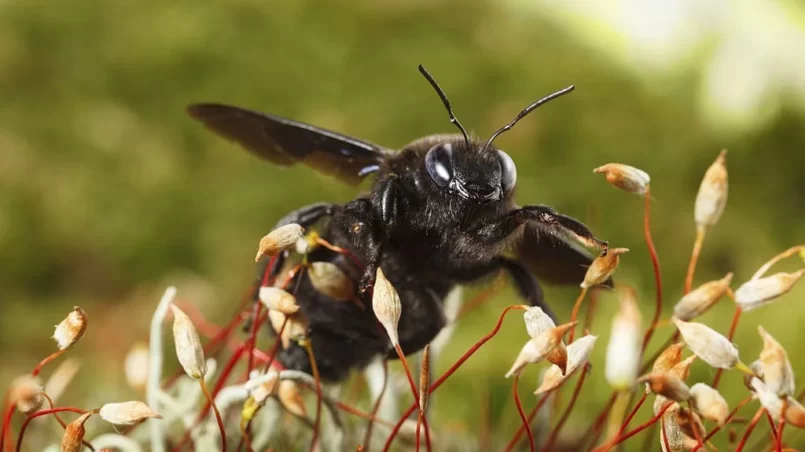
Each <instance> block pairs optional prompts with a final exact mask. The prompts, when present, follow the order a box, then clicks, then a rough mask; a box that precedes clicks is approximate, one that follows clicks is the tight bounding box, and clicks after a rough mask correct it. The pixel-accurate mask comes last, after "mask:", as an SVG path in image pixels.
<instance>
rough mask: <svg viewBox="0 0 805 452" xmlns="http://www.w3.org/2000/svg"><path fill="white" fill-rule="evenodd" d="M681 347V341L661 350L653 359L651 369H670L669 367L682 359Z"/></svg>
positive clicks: (655, 370) (653, 370) (666, 370)
mask: <svg viewBox="0 0 805 452" xmlns="http://www.w3.org/2000/svg"><path fill="white" fill-rule="evenodd" d="M683 348H685V344H684V343H682V342H677V343H676V344H671V345H669V346H668V348H666V349H665V350H663V351H662V353H660V356H658V357H657V359H656V360H654V365H653V366H652V367H651V371H652V372H668V371H669V370H671V368H673V367H674V366H675V365H677V364H678V363H679V361H680V360H681V359H682V349H683Z"/></svg>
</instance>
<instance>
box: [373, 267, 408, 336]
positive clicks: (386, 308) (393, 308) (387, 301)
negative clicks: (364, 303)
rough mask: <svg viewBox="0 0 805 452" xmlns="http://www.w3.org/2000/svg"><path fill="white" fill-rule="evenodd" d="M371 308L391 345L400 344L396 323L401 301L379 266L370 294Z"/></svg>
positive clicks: (398, 318) (400, 310) (400, 309)
mask: <svg viewBox="0 0 805 452" xmlns="http://www.w3.org/2000/svg"><path fill="white" fill-rule="evenodd" d="M372 310H373V311H374V312H375V317H377V320H378V321H379V322H380V324H381V325H383V328H385V329H386V334H388V336H389V339H390V340H391V345H393V346H395V347H396V346H398V345H400V339H399V336H398V334H397V324H399V322H400V315H401V314H402V303H400V296H399V295H398V294H397V290H396V289H395V288H394V286H393V285H391V282H390V281H389V280H388V279H386V275H385V274H383V269H382V268H379V267H378V269H377V276H376V277H375V287H374V293H373V294H372Z"/></svg>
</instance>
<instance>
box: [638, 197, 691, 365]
mask: <svg viewBox="0 0 805 452" xmlns="http://www.w3.org/2000/svg"><path fill="white" fill-rule="evenodd" d="M643 198H644V199H645V209H644V210H643V236H644V237H645V241H646V246H648V252H649V255H650V256H651V265H652V267H653V268H654V286H655V290H656V291H657V303H656V305H655V307H654V318H653V319H652V320H651V326H649V328H648V330H646V335H645V336H644V337H643V350H645V349H646V346H648V343H649V341H650V340H651V336H652V335H653V334H654V330H655V329H656V328H657V322H659V321H660V314H662V272H661V271H660V258H659V257H658V256H657V248H656V247H655V246H654V240H653V239H652V238H651V220H650V218H651V195H650V194H649V188H646V193H645V194H644V195H643ZM691 277H692V276H691ZM688 291H689V290H687V291H686V293H687V292H688Z"/></svg>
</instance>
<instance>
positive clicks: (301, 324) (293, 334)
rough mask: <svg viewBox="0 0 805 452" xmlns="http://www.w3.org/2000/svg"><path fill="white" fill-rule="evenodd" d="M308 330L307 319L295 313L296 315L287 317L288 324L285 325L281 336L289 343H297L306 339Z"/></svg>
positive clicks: (300, 313)
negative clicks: (289, 341)
mask: <svg viewBox="0 0 805 452" xmlns="http://www.w3.org/2000/svg"><path fill="white" fill-rule="evenodd" d="M309 328H310V324H309V323H308V321H307V317H305V315H304V314H302V312H301V311H300V312H297V313H296V314H293V315H289V316H288V323H287V324H286V325H285V331H287V334H285V331H284V332H283V334H284V335H285V336H286V337H287V338H288V339H289V340H291V341H294V342H299V341H301V340H302V339H304V338H306V337H307V332H308V329H309Z"/></svg>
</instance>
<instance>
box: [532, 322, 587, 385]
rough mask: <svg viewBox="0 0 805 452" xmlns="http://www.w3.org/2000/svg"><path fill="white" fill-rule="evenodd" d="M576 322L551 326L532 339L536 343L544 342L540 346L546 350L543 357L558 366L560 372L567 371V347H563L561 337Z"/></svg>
mask: <svg viewBox="0 0 805 452" xmlns="http://www.w3.org/2000/svg"><path fill="white" fill-rule="evenodd" d="M577 324H578V322H570V323H565V324H564V325H559V326H557V327H556V328H551V329H550V330H548V331H546V332H544V333H542V334H540V335H539V336H537V338H536V339H534V340H535V341H537V342H538V343H542V344H544V345H543V346H542V348H543V349H545V350H547V352H545V359H546V360H547V361H548V362H549V363H551V364H555V365H557V366H559V368H560V369H561V370H562V373H565V372H566V371H567V347H565V343H564V341H562V338H563V337H564V336H565V334H567V333H568V332H569V331H570V330H571V329H573V328H574V327H575V326H576V325H577Z"/></svg>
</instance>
